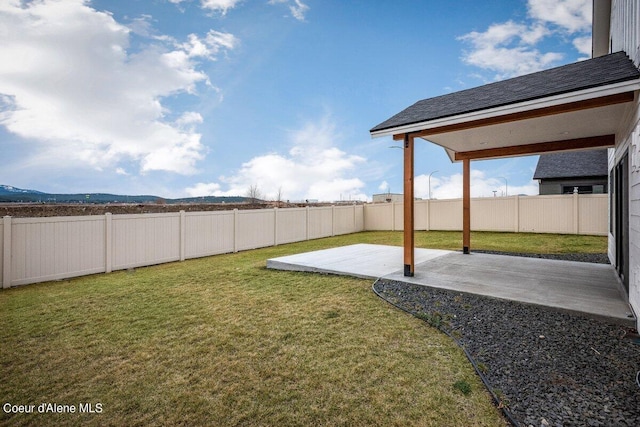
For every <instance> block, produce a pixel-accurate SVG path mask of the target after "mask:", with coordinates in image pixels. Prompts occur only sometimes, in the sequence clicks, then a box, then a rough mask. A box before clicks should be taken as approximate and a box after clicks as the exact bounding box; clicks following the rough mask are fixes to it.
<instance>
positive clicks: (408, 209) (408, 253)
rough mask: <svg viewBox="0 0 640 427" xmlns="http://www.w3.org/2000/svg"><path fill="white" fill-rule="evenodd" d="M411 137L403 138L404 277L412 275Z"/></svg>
mask: <svg viewBox="0 0 640 427" xmlns="http://www.w3.org/2000/svg"><path fill="white" fill-rule="evenodd" d="M413 204H414V197H413V137H412V136H409V134H405V136H404V275H405V276H408V277H413V274H414V267H415V265H414V262H415V258H414V246H415V242H414V235H413V233H414V229H415V227H414V224H415V222H414V209H413Z"/></svg>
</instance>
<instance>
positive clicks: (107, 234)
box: [104, 212, 113, 273]
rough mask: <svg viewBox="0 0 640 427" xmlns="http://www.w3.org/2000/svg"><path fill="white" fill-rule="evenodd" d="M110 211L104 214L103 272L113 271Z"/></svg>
mask: <svg viewBox="0 0 640 427" xmlns="http://www.w3.org/2000/svg"><path fill="white" fill-rule="evenodd" d="M112 219H113V218H112V216H111V212H107V213H105V214H104V272H105V273H111V272H112V271H113V258H112V254H113V251H112V245H113V242H112V236H113V232H112V230H113V223H112Z"/></svg>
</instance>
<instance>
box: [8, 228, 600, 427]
mask: <svg viewBox="0 0 640 427" xmlns="http://www.w3.org/2000/svg"><path fill="white" fill-rule="evenodd" d="M416 236H417V242H418V246H421V247H433V248H446V249H459V247H460V242H459V238H460V233H447V232H429V233H424V232H419V233H417V235H416ZM473 242H474V247H476V248H483V249H496V248H499V249H498V250H506V251H518V252H537V251H540V250H541V248H544V249H545V250H547V251H550V252H563V251H569V252H578V250H575V248H576V247H578V248H580V250H581V251H585V252H599V251H603V250H606V239H603V238H590V237H588V236H553V235H527V234H507V233H474V234H473ZM352 243H384V244H396V245H401V244H402V234H401V233H399V232H370V233H359V234H355V235H350V236H341V237H336V238H330V239H322V240H315V241H310V242H304V243H298V244H291V245H283V246H278V247H275V248H268V249H261V250H255V251H247V252H243V253H238V254H229V255H221V256H216V257H210V258H203V259H198V260H190V261H187V262H183V263H174V264H165V265H160V266H155V267H150V268H143V269H137V270H135V271H122V272H116V273H111V274H107V275H95V276H89V277H83V278H78V279H74V280H68V281H60V282H52V283H44V284H39V285H31V286H25V287H22V288H16V289H10V290H5V291H2V292H0V324H1V325H2V328H0V349H1V350H0V366H1V372H2V381H0V395H1V396H2V402H0V403H2V404H3V405H4V404H5V403H7V402H9V403H11V404H22V405H29V404H32V405H36V406H37V405H39V404H40V403H57V404H66V405H75V407H76V409H79V408H78V405H80V404H81V403H92V404H93V405H95V404H96V403H100V404H101V405H102V413H99V414H96V413H94V414H91V413H83V414H78V413H75V414H50V413H48V414H38V413H35V414H7V413H5V411H2V412H0V424H2V425H45V426H46V425H56V426H57V425H114V426H122V425H130V426H133V425H189V426H192V425H219V426H225V425H244V426H253V425H300V426H302V425H304V426H306V425H331V426H339V425H349V426H359V425H362V426H365V425H385V426H387V425H398V426H407V425H419V426H424V425H434V426H440V425H448V426H456V425H459V426H473V425H478V426H481V425H487V426H495V425H504V424H505V423H504V420H503V419H502V418H501V416H500V413H499V411H498V410H496V409H495V408H494V407H493V405H492V404H491V402H490V399H489V397H488V395H487V393H486V392H485V390H484V389H483V387H482V385H481V383H480V381H479V379H478V378H477V376H476V375H475V374H474V372H473V370H472V368H471V366H470V365H469V363H468V362H467V360H466V359H465V357H464V355H463V353H462V352H461V351H460V349H458V348H457V347H456V346H455V345H454V344H453V343H452V342H451V341H450V340H449V339H448V338H447V337H446V336H444V335H443V334H441V333H439V332H438V331H436V330H435V329H432V328H430V327H428V326H427V325H426V324H425V322H423V321H420V320H418V319H415V318H413V317H410V316H408V315H406V314H404V313H402V312H400V311H398V310H396V309H394V308H392V307H391V306H390V305H388V304H387V303H385V302H384V301H382V300H380V299H378V298H377V297H376V296H375V295H374V294H373V292H371V282H370V281H367V280H358V279H350V278H346V277H336V276H322V275H317V274H304V273H294V272H281V271H270V270H266V268H265V267H264V265H265V261H266V259H267V258H272V257H277V256H281V255H289V254H292V253H296V252H303V251H309V250H315V249H324V248H328V247H335V246H340V245H345V244H352ZM514 248H517V249H514ZM567 248H570V249H567ZM456 384H457V385H456ZM462 385H464V392H461V390H462ZM94 409H95V406H94Z"/></svg>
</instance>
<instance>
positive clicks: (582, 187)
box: [533, 150, 609, 195]
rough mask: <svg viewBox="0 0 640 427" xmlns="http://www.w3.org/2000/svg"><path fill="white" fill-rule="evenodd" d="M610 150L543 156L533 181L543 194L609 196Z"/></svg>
mask: <svg viewBox="0 0 640 427" xmlns="http://www.w3.org/2000/svg"><path fill="white" fill-rule="evenodd" d="M608 163H609V154H608V153H607V150H589V151H567V152H562V153H550V154H542V155H540V159H539V160H538V165H537V166H536V171H535V173H534V174H533V179H537V180H538V183H539V194H540V195H546V194H570V193H573V192H575V190H576V189H577V190H578V193H580V194H602V193H606V192H607V183H608V176H609V171H608Z"/></svg>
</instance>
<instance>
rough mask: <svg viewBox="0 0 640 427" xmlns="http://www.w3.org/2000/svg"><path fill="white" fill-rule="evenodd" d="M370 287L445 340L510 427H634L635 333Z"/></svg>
mask: <svg viewBox="0 0 640 427" xmlns="http://www.w3.org/2000/svg"><path fill="white" fill-rule="evenodd" d="M509 255H514V254H509ZM544 257H545V258H546V256H544ZM567 258H570V259H571V257H567ZM567 258H563V259H567ZM581 258H582V259H581V260H583V261H597V259H596V257H595V256H593V257H590V256H581ZM572 260H578V259H577V258H576V257H573V259H572ZM374 290H375V292H376V293H377V294H378V295H379V296H381V297H382V298H384V299H385V300H387V301H389V302H390V303H392V304H394V305H396V306H398V307H399V308H402V309H403V310H406V311H408V312H410V313H412V314H414V315H417V316H418V317H420V318H423V319H424V320H426V321H427V322H429V323H430V324H432V325H434V326H436V327H439V328H440V329H442V330H443V331H444V332H446V333H448V334H449V335H451V336H452V337H453V338H454V339H455V340H456V341H457V342H458V343H459V344H460V345H461V346H462V347H463V348H464V349H465V351H466V352H467V354H468V355H470V357H471V360H472V362H473V363H474V364H475V365H476V367H477V369H478V370H479V372H480V373H481V374H482V376H483V377H484V379H485V381H486V382H487V384H488V387H489V389H490V391H492V392H493V393H494V395H495V396H497V398H498V400H499V401H500V402H501V403H502V405H504V406H505V408H506V410H507V415H509V416H511V418H512V421H515V424H517V425H520V426H536V427H537V426H640V387H638V384H637V383H636V374H637V372H638V371H639V370H640V344H638V341H637V331H635V330H632V329H629V328H626V327H624V326H620V325H617V324H615V323H607V322H604V321H600V320H595V319H592V318H589V317H583V316H580V315H576V314H572V313H566V312H562V311H556V310H553V309H549V308H545V307H541V306H535V305H529V304H523V303H518V302H512V301H505V300H499V299H495V298H490V297H485V296H479V295H472V294H465V293H460V292H454V291H448V290H443V289H435V288H430V287H426V286H420V285H412V284H406V283H402V282H396V281H390V280H384V279H381V280H378V281H377V282H376V283H375V284H374Z"/></svg>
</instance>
